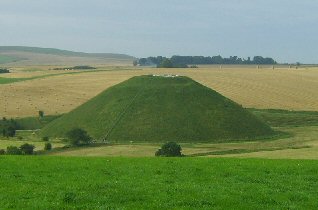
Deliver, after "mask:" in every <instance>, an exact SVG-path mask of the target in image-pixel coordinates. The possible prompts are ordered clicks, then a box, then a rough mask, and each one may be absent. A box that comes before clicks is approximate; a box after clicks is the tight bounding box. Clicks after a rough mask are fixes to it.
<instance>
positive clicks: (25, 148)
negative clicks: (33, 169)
mask: <svg viewBox="0 0 318 210" xmlns="http://www.w3.org/2000/svg"><path fill="white" fill-rule="evenodd" d="M34 148H35V147H34V145H32V144H28V143H26V144H22V145H21V146H20V150H21V153H22V154H23V155H32V154H33V150H34Z"/></svg>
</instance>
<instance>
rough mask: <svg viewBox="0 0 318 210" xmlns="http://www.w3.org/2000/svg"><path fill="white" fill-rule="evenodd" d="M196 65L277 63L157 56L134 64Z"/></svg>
mask: <svg viewBox="0 0 318 210" xmlns="http://www.w3.org/2000/svg"><path fill="white" fill-rule="evenodd" d="M197 64H256V65H265V64H268V65H273V64H277V62H276V61H275V60H274V59H273V58H266V57H265V58H264V57H262V56H254V57H253V59H251V57H248V58H247V59H244V58H239V57H238V56H230V57H229V58H223V57H222V56H220V55H218V56H212V57H210V56H208V57H205V56H179V55H174V56H172V57H171V58H167V57H163V56H157V57H148V58H140V59H139V60H138V61H136V62H135V65H140V66H157V67H161V66H163V65H168V66H172V67H181V68H184V67H186V66H187V65H197Z"/></svg>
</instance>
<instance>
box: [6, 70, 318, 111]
mask: <svg viewBox="0 0 318 210" xmlns="http://www.w3.org/2000/svg"><path fill="white" fill-rule="evenodd" d="M145 74H179V75H185V76H189V77H191V78H193V79H194V80H196V81H198V82H200V83H202V84H203V85H206V86H208V87H211V88H213V89H214V90H216V91H218V92H220V93H221V94H222V95H224V96H226V97H228V98H230V99H232V100H234V101H235V102H237V103H239V104H242V105H243V106H244V107H252V108H261V109H269V108H271V109H286V110H308V111H318V100H317V98H318V91H317V90H318V69H317V68H308V69H307V68H306V69H305V68H303V69H297V70H296V69H287V68H280V69H274V70H272V69H259V70H257V69H254V68H240V67H235V68H229V67H227V68H222V69H219V68H218V67H209V68H199V69H156V68H145V69H143V70H121V69H120V68H118V69H116V68H113V70H112V71H100V72H86V73H80V74H66V75H58V76H50V77H44V78H38V79H34V80H28V81H21V82H16V83H11V84H2V85H0V93H1V95H0V115H1V116H6V117H23V116H34V115H37V111H38V110H43V111H44V112H45V113H46V114H60V113H65V112H68V111H70V110H72V109H74V108H75V107H77V106H79V105H81V104H82V103H84V102H86V101H87V100H89V99H90V98H92V97H94V96H96V95H97V94H98V93H100V92H101V91H103V90H105V89H106V88H108V87H110V86H113V85H115V84H118V83H120V82H122V81H124V80H126V79H129V78H131V77H133V76H136V75H145Z"/></svg>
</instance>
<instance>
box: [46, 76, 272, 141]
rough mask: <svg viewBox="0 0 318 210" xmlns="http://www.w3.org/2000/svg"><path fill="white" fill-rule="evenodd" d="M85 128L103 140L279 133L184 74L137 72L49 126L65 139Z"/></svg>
mask: <svg viewBox="0 0 318 210" xmlns="http://www.w3.org/2000/svg"><path fill="white" fill-rule="evenodd" d="M78 127H79V128H83V129H85V130H86V131H87V132H88V133H89V134H90V135H91V136H92V137H93V138H94V139H96V140H98V141H108V142H114V143H118V142H119V143H120V142H130V141H134V142H149V143H154V142H167V141H177V142H190V143H196V142H226V141H232V140H249V139H256V138H264V137H269V136H272V135H273V134H274V131H273V130H272V129H271V128H270V127H269V126H268V125H266V124H265V123H264V122H262V121H261V120H259V119H258V118H257V117H255V116H254V115H253V114H251V113H250V112H249V111H248V110H246V109H244V108H242V107H241V106H240V105H238V104H236V103H235V102H233V101H231V100H230V99H228V98H226V97H224V96H222V95H221V94H219V93H217V92H216V91H214V90H212V89H210V88H207V87H205V86H203V85H201V84H199V83H197V82H195V81H194V80H192V79H190V78H187V77H182V76H155V75H147V76H138V77H133V78H131V79H129V80H127V81H124V82H122V83H120V84H118V85H115V86H113V87H111V88H109V89H107V90H105V91H104V92H102V93H100V94H99V95H97V96H96V97H94V98H93V99H91V100H89V101H88V102H86V103H84V104H83V105H81V106H79V107H78V108H76V109H74V110H73V111H71V112H70V113H67V114H65V115H63V116H62V117H60V118H58V119H56V120H54V121H53V122H51V123H50V124H48V125H47V126H45V127H44V128H43V129H42V131H41V135H43V136H50V137H63V136H65V134H66V133H67V131H69V130H71V129H72V128H78Z"/></svg>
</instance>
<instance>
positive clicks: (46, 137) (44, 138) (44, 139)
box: [42, 136, 50, 141]
mask: <svg viewBox="0 0 318 210" xmlns="http://www.w3.org/2000/svg"><path fill="white" fill-rule="evenodd" d="M49 140H50V138H49V137H48V136H43V137H42V141H49Z"/></svg>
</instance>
